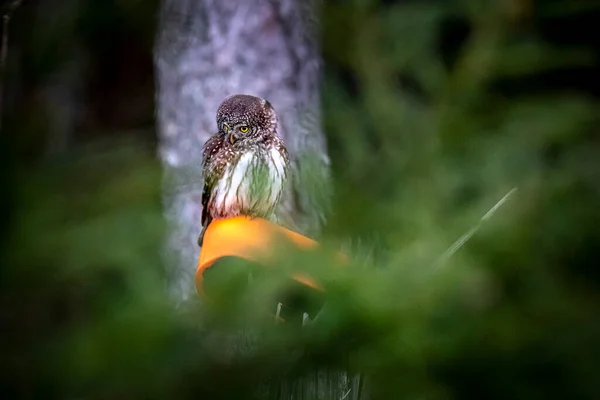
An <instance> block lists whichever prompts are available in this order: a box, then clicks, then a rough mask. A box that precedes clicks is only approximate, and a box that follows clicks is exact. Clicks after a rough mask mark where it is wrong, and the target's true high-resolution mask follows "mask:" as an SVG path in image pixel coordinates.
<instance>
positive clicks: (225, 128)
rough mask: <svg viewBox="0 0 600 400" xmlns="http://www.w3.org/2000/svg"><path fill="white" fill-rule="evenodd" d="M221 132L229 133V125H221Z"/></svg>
mask: <svg viewBox="0 0 600 400" xmlns="http://www.w3.org/2000/svg"><path fill="white" fill-rule="evenodd" d="M223 130H224V131H225V132H228V131H229V125H227V124H223Z"/></svg>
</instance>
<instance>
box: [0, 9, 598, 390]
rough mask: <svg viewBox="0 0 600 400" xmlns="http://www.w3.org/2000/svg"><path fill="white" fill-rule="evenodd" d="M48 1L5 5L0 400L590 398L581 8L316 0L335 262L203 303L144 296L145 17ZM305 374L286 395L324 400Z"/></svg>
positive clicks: (593, 67) (594, 342) (588, 32)
mask: <svg viewBox="0 0 600 400" xmlns="http://www.w3.org/2000/svg"><path fill="white" fill-rule="evenodd" d="M47 7H48V5H47V4H45V3H43V2H40V1H38V2H35V1H31V2H28V1H27V0H25V1H24V2H23V4H22V5H21V7H20V8H19V9H18V10H16V11H15V13H14V15H13V17H12V19H11V41H10V47H9V53H8V54H9V57H8V63H7V73H6V75H5V77H4V79H5V94H4V96H5V101H4V107H5V109H4V110H3V130H4V131H5V132H3V133H5V134H4V135H2V138H1V141H2V144H1V146H0V153H1V154H2V157H0V162H1V163H2V176H3V178H4V179H3V181H4V191H3V193H4V194H3V196H2V197H1V200H0V202H1V204H2V205H3V215H4V216H3V218H2V221H3V223H2V227H1V236H0V238H1V246H2V248H1V253H0V259H1V263H2V269H1V271H0V323H1V324H0V338H1V343H2V347H1V350H0V354H1V357H0V368H1V378H0V389H1V390H0V392H1V393H2V394H3V398H19V399H21V398H22V399H34V398H35V399H37V398H40V399H53V398H57V399H88V398H89V399H96V398H97V399H109V398H110V399H114V398H128V399H150V398H151V399H154V398H156V399H170V398H190V399H191V398H208V399H213V398H214V399H217V398H232V399H234V398H235V399H243V398H258V397H261V393H263V394H264V393H266V392H268V393H269V394H268V397H270V398H291V396H287V397H285V396H283V395H281V393H284V392H285V390H284V389H281V392H280V395H279V397H277V393H274V392H273V391H270V392H269V390H267V389H265V388H268V387H275V386H277V385H278V384H279V383H278V382H296V384H297V385H302V383H297V382H302V381H301V380H298V379H296V378H298V377H307V376H313V375H311V374H314V371H324V370H332V371H339V370H342V371H349V375H348V376H355V375H356V374H360V377H361V380H362V382H363V384H361V388H362V389H364V390H363V392H362V393H360V394H358V393H356V390H354V391H351V392H349V393H346V395H348V396H349V397H348V398H373V399H423V398H427V399H464V398H477V399H481V398H485V399H512V398H526V399H542V398H543V399H549V398H560V399H595V398H599V397H600V385H598V383H597V380H598V373H599V372H600V369H599V368H598V367H597V365H596V364H597V360H598V359H599V358H600V318H599V317H600V315H599V312H598V310H600V292H599V288H600V272H599V271H600V270H599V269H598V268H599V267H598V265H599V262H600V254H599V253H600V250H599V249H600V210H599V204H600V147H598V145H599V144H600V143H599V138H600V136H599V134H600V132H599V116H600V109H599V102H598V99H599V97H600V80H598V77H599V76H600V62H599V60H598V57H599V56H600V42H598V40H597V39H596V38H595V36H596V35H595V31H596V26H597V20H598V18H599V17H600V2H597V1H588V2H575V1H571V0H562V1H559V0H556V1H539V2H533V1H517V0H512V1H508V0H507V1H499V2H477V1H454V2H442V1H437V2H436V1H427V2H424V1H423V2H421V1H413V2H411V1H396V2H394V1H381V2H376V1H366V0H356V1H330V2H324V4H322V7H321V9H320V12H321V17H322V25H323V26H322V50H323V56H324V60H325V73H324V77H323V89H322V100H323V118H324V121H323V122H324V126H325V132H326V135H327V141H328V147H329V152H330V157H331V161H332V172H333V185H334V187H333V189H334V190H333V192H334V195H333V200H332V202H331V213H330V214H331V215H330V216H329V222H328V224H327V226H326V229H325V231H324V232H323V235H322V237H320V238H319V240H321V241H322V243H323V244H324V248H325V249H326V250H328V251H335V250H337V249H339V248H343V249H344V251H345V252H346V253H347V254H348V255H349V256H350V258H351V259H352V261H351V262H350V265H348V266H347V267H345V268H332V264H333V262H332V260H331V258H330V257H329V256H328V255H327V254H326V253H327V251H324V252H323V254H321V253H318V254H296V253H294V252H291V251H282V252H281V258H280V262H279V264H278V267H279V269H277V270H273V271H272V273H269V274H266V276H264V277H262V278H261V279H256V280H255V281H254V282H253V285H250V286H249V287H247V288H244V287H245V285H240V282H242V281H243V280H244V279H246V276H245V275H244V273H242V276H241V280H240V279H236V277H235V276H233V275H235V274H233V275H232V276H227V278H226V279H224V280H223V282H222V287H221V290H222V292H221V293H225V294H227V296H222V297H224V298H226V299H227V301H224V302H220V303H219V304H217V305H216V307H209V306H207V305H206V304H204V303H202V302H200V301H195V300H193V301H190V302H189V303H188V304H184V305H183V306H179V307H175V305H174V304H173V302H172V299H170V298H169V295H168V291H167V286H168V284H167V281H168V276H169V265H168V260H167V259H165V257H164V252H163V249H164V237H165V234H166V231H165V229H164V228H165V223H164V221H163V217H162V206H161V200H160V199H161V194H160V191H161V185H162V175H161V169H160V164H159V162H158V161H157V160H156V156H155V154H156V150H155V143H156V140H155V138H154V135H155V133H154V123H153V103H152V99H153V93H154V85H153V80H152V41H153V37H154V34H155V32H154V29H155V24H154V20H155V18H156V15H155V14H156V12H157V4H156V3H155V2H136V1H114V2H113V1H106V2H105V1H92V0H90V1H83V2H77V1H67V0H65V1H61V2H57V5H56V7H55V8H51V9H46V8H47ZM42 16H43V18H42ZM81 69H83V70H84V71H85V73H83V74H81V72H80V71H81ZM75 75H76V76H77V77H78V78H77V79H78V80H77V82H75V83H73V82H72V81H71V79H74V78H72V76H75ZM81 76H83V78H81ZM82 88H85V90H83V89H82ZM80 93H85V95H80ZM54 96H56V97H54ZM73 110H76V111H73ZM70 112H76V113H77V118H71V117H69V116H70V115H71V114H69V113H70ZM62 118H69V121H74V122H72V123H73V124H74V126H73V127H72V129H71V128H69V129H67V128H65V127H64V126H61V121H63V119H62ZM65 132H70V133H69V136H68V137H64V133H65ZM515 187H516V188H517V190H516V191H515V192H513V194H512V195H511V196H510V198H509V199H508V200H507V202H506V203H505V204H504V205H503V206H502V207H501V208H499V209H498V210H496V211H495V213H494V214H493V215H492V216H491V218H490V219H488V220H487V221H486V222H485V223H484V224H483V225H482V226H481V228H480V229H479V230H478V231H477V232H476V233H475V235H474V236H473V237H472V238H471V239H470V240H468V241H467V242H466V243H465V244H464V245H463V246H462V247H461V248H460V249H459V250H458V251H457V252H456V253H455V254H453V255H452V256H451V257H450V258H449V259H447V260H443V262H440V258H441V257H442V256H443V255H444V254H445V252H446V251H447V250H448V249H449V248H450V247H451V245H452V244H453V243H454V242H455V241H456V240H457V239H458V238H459V237H460V236H461V235H463V234H464V233H465V232H467V231H469V229H471V228H473V227H475V226H477V224H478V222H479V220H480V218H481V217H482V216H484V214H486V213H487V212H488V211H489V210H490V209H491V208H492V207H493V206H494V205H495V204H496V203H497V202H498V201H499V200H500V199H501V198H502V197H503V196H504V195H505V194H506V193H508V192H509V191H510V190H512V189H513V188H515ZM292 268H295V269H305V270H306V271H307V272H309V273H311V274H312V275H313V276H315V277H316V278H318V279H319V280H320V281H322V282H324V283H325V286H326V291H327V296H326V305H325V307H324V309H323V310H322V311H323V312H322V314H321V315H319V318H318V319H317V321H315V322H314V323H313V324H311V325H309V326H307V327H304V328H298V327H297V326H291V325H289V324H286V325H275V324H274V323H273V320H272V319H271V318H270V316H269V313H270V312H273V311H274V310H273V309H271V308H269V307H271V306H272V305H273V304H276V303H277V301H278V299H279V298H280V296H281V293H284V292H286V290H287V288H288V287H289V285H290V282H289V280H288V278H287V276H288V275H287V272H288V271H289V270H290V269H292ZM232 270H238V269H237V268H234V269H232ZM237 278H240V277H239V276H238V277H237ZM315 376H316V378H314V379H315V383H314V385H313V386H311V387H312V388H313V389H314V392H311V393H308V392H306V391H305V392H302V390H301V389H300V386H298V388H296V389H294V390H292V392H293V393H294V396H295V397H294V398H327V399H329V398H342V396H344V395H345V394H344V393H342V395H341V396H338V395H337V393H338V392H337V391H336V390H337V389H336V388H335V387H325V388H323V386H321V387H320V388H319V385H327V384H330V383H331V382H333V381H328V380H327V379H320V378H319V377H318V375H315ZM328 382H329V383H328ZM336 382H337V381H336ZM305 383H306V382H305ZM292 384H293V383H290V385H292ZM334 384H335V382H334ZM315 388H316V389H315ZM353 388H354V387H353ZM311 390H312V389H311ZM285 393H287V392H285ZM263 397H264V396H263Z"/></svg>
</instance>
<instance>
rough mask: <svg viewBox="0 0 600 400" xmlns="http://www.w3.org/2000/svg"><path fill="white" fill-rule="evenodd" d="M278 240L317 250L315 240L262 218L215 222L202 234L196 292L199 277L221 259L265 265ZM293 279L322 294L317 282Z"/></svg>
mask: <svg viewBox="0 0 600 400" xmlns="http://www.w3.org/2000/svg"><path fill="white" fill-rule="evenodd" d="M278 239H284V240H287V241H288V242H290V243H292V244H294V245H296V246H298V247H300V248H304V249H311V248H315V247H316V246H318V243H317V242H315V241H314V240H312V239H309V238H307V237H306V236H302V235H300V234H299V233H296V232H293V231H291V230H289V229H286V228H284V227H281V226H279V225H276V224H274V223H272V222H269V221H267V220H264V219H262V218H250V217H235V218H228V219H221V220H214V221H213V222H211V224H210V225H209V226H208V228H207V229H206V232H205V233H204V243H203V246H202V250H201V252H200V259H199V260H198V268H197V270H196V279H195V281H196V289H197V290H198V292H199V293H201V294H203V290H202V274H203V273H204V271H205V270H206V269H207V268H209V267H210V266H211V265H212V264H213V263H214V262H215V261H217V260H218V259H220V258H222V257H227V256H233V257H240V258H243V259H246V260H250V261H254V262H258V263H262V264H264V263H266V262H267V261H268V260H269V257H270V256H272V250H271V249H272V248H273V244H274V242H275V241H277V240H278ZM292 278H293V279H294V280H296V281H298V282H300V283H302V284H304V285H307V286H309V287H311V288H313V289H316V290H320V291H322V290H323V287H322V286H321V285H320V284H319V283H318V282H316V281H315V280H314V279H313V278H311V277H309V276H306V275H304V274H299V273H297V274H294V275H293V276H292Z"/></svg>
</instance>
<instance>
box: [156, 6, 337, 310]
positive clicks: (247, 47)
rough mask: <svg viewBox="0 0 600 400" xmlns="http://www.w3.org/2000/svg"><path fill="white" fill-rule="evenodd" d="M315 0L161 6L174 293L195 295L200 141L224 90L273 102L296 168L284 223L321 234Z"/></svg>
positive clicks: (159, 65)
mask: <svg viewBox="0 0 600 400" xmlns="http://www.w3.org/2000/svg"><path fill="white" fill-rule="evenodd" d="M313 3H314V2H312V1H305V0H244V1H239V0H163V2H162V8H161V15H160V23H159V31H158V37H157V43H156V47H155V66H156V84H157V120H158V134H159V139H160V157H161V159H162V161H163V164H164V169H165V197H164V202H165V208H166V216H167V218H168V221H169V223H170V227H171V231H170V234H169V243H168V251H169V255H170V257H171V260H172V261H173V263H174V265H175V270H174V276H173V279H172V281H173V285H174V286H173V287H172V289H173V291H174V294H175V296H176V297H178V298H182V299H185V298H186V297H188V296H189V295H190V294H192V293H194V288H193V274H194V271H195V267H196V262H197V258H198V255H199V248H198V246H197V244H196V239H197V237H198V234H199V232H200V210H201V205H200V203H201V202H200V198H201V190H202V178H201V176H200V160H201V149H202V145H203V143H204V142H205V141H206V139H207V138H208V137H209V136H210V135H211V134H212V133H214V132H215V130H216V122H215V113H216V109H217V106H218V104H219V103H220V102H221V101H222V100H223V99H224V98H225V97H226V96H228V95H230V94H234V93H246V94H252V95H257V96H261V97H263V98H266V99H267V100H269V101H270V102H271V103H272V104H273V106H274V107H275V110H276V112H277V114H278V116H279V118H280V122H281V125H282V127H283V132H282V135H283V137H284V140H285V141H286V144H287V146H288V150H289V152H290V154H291V157H292V161H293V163H294V167H295V170H294V173H293V176H294V182H293V188H292V191H291V192H290V193H288V195H287V196H286V198H285V201H284V204H283V206H282V208H283V211H284V215H285V216H287V218H284V220H286V221H288V222H290V221H293V226H294V228H295V229H297V230H299V231H301V232H303V233H305V234H311V235H314V234H315V233H316V232H318V229H319V227H320V225H321V222H322V221H323V218H324V207H323V204H324V203H323V202H322V201H321V200H320V199H321V197H320V196H321V194H322V192H323V188H324V187H327V184H326V180H327V176H328V158H327V152H326V147H325V140H324V136H323V133H322V131H321V125H320V102H319V69H320V58H319V48H318V42H317V25H316V22H315V21H316V19H315V12H314V11H315V10H314V9H313V7H315V4H313ZM306 154H309V155H311V156H312V158H311V157H305V155H306ZM315 156H316V157H315ZM315 161H316V163H315ZM313 167H316V168H313Z"/></svg>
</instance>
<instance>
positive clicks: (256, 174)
mask: <svg viewBox="0 0 600 400" xmlns="http://www.w3.org/2000/svg"><path fill="white" fill-rule="evenodd" d="M217 128H218V132H217V133H215V134H214V135H213V136H211V137H210V138H209V139H208V140H207V142H206V143H205V144H204V147H203V152H202V172H203V175H204V189H203V192H202V217H201V223H202V232H201V233H200V237H199V238H198V244H199V245H200V246H202V241H203V239H204V232H205V231H206V228H207V227H208V225H209V224H210V223H211V221H212V220H213V219H222V218H231V217H236V216H240V215H246V216H250V217H261V218H267V219H271V218H272V217H273V216H274V212H275V208H276V206H277V204H278V202H279V199H280V197H281V194H282V193H283V191H284V186H285V184H286V181H287V176H288V171H289V164H290V161H289V155H288V151H287V149H286V147H285V144H284V142H283V140H282V139H281V137H280V136H279V133H278V127H277V115H276V114H275V110H274V109H273V107H272V106H271V103H269V102H268V101H266V100H264V99H262V98H260V97H255V96H249V95H245V94H237V95H233V96H229V97H227V98H226V99H225V100H223V102H222V103H221V104H220V105H219V107H218V109H217Z"/></svg>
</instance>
